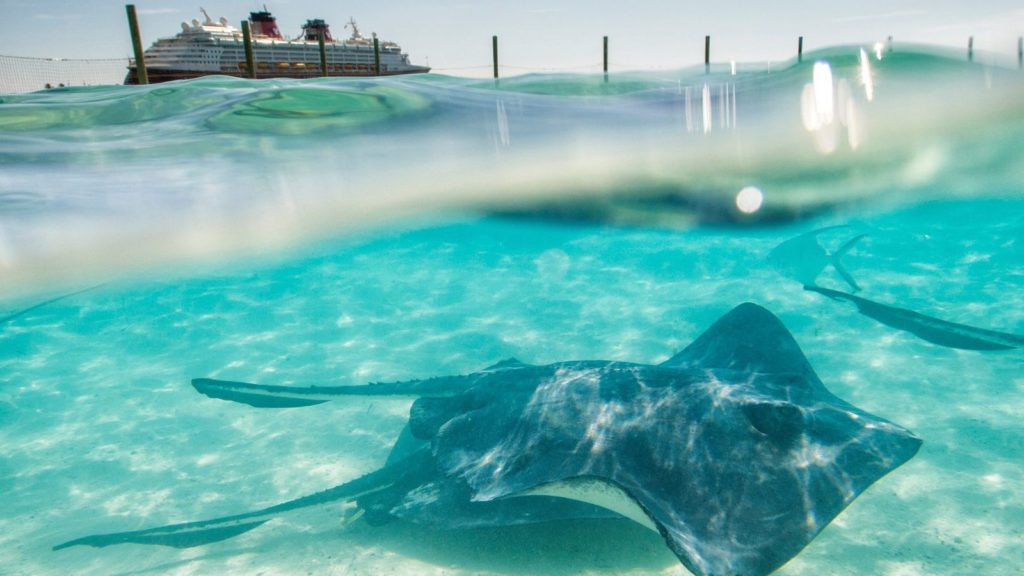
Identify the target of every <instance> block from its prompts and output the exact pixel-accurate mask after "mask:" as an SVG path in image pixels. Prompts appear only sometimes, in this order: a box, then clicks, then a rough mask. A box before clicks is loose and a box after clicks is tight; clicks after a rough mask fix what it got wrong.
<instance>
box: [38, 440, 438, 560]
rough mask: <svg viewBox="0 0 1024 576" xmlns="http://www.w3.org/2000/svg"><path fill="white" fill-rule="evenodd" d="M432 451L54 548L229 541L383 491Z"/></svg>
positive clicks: (80, 539)
mask: <svg viewBox="0 0 1024 576" xmlns="http://www.w3.org/2000/svg"><path fill="white" fill-rule="evenodd" d="M427 454H428V452H427V451H426V450H420V451H419V452H417V453H414V454H412V455H410V456H409V457H408V458H405V459H403V460H402V461H400V462H397V463H395V464H392V465H389V466H385V467H384V468H381V469H380V470H377V471H376V472H371V473H370V474H367V475H366V476H362V477H360V478H357V479H355V480H352V481H351V482H346V483H345V484H341V485H339V486H335V487H334V488H329V489H327V490H324V491H322V492H317V493H315V494H310V495H308V496H303V497H301V498H296V499H295V500H289V501H287V502H283V503H281V504H277V505H274V506H270V507H269V508H263V509H260V510H255V511H252V512H246V513H243V514H235V515H232V516H222V517H220V518H212V519H209V520H199V521H196V522H185V523H181V524H169V525H167V526H159V527H156V528H149V529H146V530H134V531H131V532H114V533H110V534H93V535H91V536H84V537H82V538H76V539H74V540H69V541H67V542H64V543H62V544H58V545H56V546H54V547H53V549H54V550H63V549H64V548H70V547H72V546H93V547H96V548H103V547H105V546H111V545H113V544H127V543H133V544H156V545H160V546H171V547H174V548H191V547H193V546H202V545H204V544H211V543H213V542H219V541H221V540H227V539H228V538H232V537H234V536H238V535H239V534H244V533H246V532H248V531H250V530H252V529H254V528H258V527H259V526H262V525H263V524H264V523H265V522H267V521H268V520H270V519H271V518H273V517H275V516H278V515H280V514H284V513H286V512H291V511H293V510H298V509H301V508H308V507H310V506H317V505H321V504H328V503H331V502H336V501H339V500H342V501H347V500H354V499H356V498H359V497H360V496H363V495H365V494H370V493H372V492H376V491H378V490H383V489H385V488H387V487H388V486H391V485H392V484H393V483H394V482H395V481H396V480H397V479H399V478H400V476H401V474H402V473H403V472H404V471H405V470H406V469H407V468H409V467H412V466H417V465H418V463H420V460H422V459H424V458H425V457H426V455H427Z"/></svg>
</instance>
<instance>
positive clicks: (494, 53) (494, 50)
mask: <svg viewBox="0 0 1024 576" xmlns="http://www.w3.org/2000/svg"><path fill="white" fill-rule="evenodd" d="M491 55H492V56H493V57H494V78H495V79H497V78H498V37H497V36H491Z"/></svg>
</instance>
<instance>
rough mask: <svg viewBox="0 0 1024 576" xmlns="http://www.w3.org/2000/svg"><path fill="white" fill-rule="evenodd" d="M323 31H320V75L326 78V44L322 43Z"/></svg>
mask: <svg viewBox="0 0 1024 576" xmlns="http://www.w3.org/2000/svg"><path fill="white" fill-rule="evenodd" d="M324 36H326V34H324V31H323V30H321V31H320V38H319V40H320V75H321V76H323V77H324V78H326V77H327V76H328V74H327V46H326V45H325V44H324Z"/></svg>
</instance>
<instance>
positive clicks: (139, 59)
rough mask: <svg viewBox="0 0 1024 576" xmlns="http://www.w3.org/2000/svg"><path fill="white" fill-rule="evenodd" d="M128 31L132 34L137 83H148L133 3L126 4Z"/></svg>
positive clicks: (137, 20)
mask: <svg viewBox="0 0 1024 576" xmlns="http://www.w3.org/2000/svg"><path fill="white" fill-rule="evenodd" d="M124 8H125V11H126V12H128V31H129V32H130V33H131V35H132V50H133V51H134V52H135V77H136V80H137V81H138V83H139V84H149V74H146V58H145V56H144V55H143V53H142V37H141V36H140V35H139V19H138V18H137V17H136V16H135V4H126V5H125V7H124Z"/></svg>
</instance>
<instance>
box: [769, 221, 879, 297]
mask: <svg viewBox="0 0 1024 576" xmlns="http://www.w3.org/2000/svg"><path fill="white" fill-rule="evenodd" d="M846 227H847V226H846V225H839V226H826V227H825V228H818V229H817V230H811V231H810V232H806V233H804V234H801V235H799V236H796V237H794V238H790V239H789V240H786V241H785V242H783V243H781V244H779V245H778V246H776V247H775V248H773V249H772V251H771V252H769V253H768V262H770V263H771V265H772V266H774V267H775V269H776V270H778V271H779V273H780V274H782V275H783V276H785V277H787V278H791V279H793V280H796V281H797V282H800V283H801V284H803V285H804V286H814V285H816V282H817V280H818V276H819V275H820V274H821V271H822V270H824V269H825V268H827V267H828V266H832V267H833V268H834V269H835V271H836V272H838V273H839V275H840V276H842V277H843V280H845V281H846V283H847V284H849V285H850V288H851V289H852V290H853V291H854V292H858V291H860V286H858V285H857V281H856V280H854V279H853V276H852V275H851V274H850V273H849V272H847V270H846V268H844V267H843V263H842V261H841V259H842V257H843V255H844V254H846V253H847V252H849V251H850V248H853V246H854V245H855V244H856V243H857V241H859V240H861V239H862V238H864V237H865V236H867V235H866V234H858V235H857V236H854V237H853V238H850V239H849V240H847V241H846V242H844V243H843V245H842V246H840V247H839V249H837V250H836V251H835V252H828V251H827V250H825V248H823V247H822V245H821V243H820V242H818V236H819V235H820V234H821V233H823V232H827V231H830V230H837V229H840V228H846Z"/></svg>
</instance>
